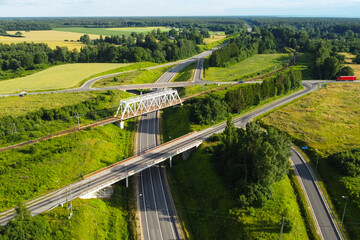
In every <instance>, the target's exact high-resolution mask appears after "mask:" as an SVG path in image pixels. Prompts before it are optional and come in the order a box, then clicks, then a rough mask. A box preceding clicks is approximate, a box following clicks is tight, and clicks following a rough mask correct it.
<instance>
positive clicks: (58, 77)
mask: <svg viewBox="0 0 360 240" xmlns="http://www.w3.org/2000/svg"><path fill="white" fill-rule="evenodd" d="M127 65H129V64H124V63H74V64H64V65H59V66H55V67H51V68H48V69H46V70H44V71H41V72H38V73H35V74H32V75H29V76H26V77H22V78H15V79H10V80H5V81H1V82H0V94H7V93H18V92H21V91H44V90H53V89H64V88H72V87H76V86H78V85H79V83H80V82H81V81H82V80H83V79H85V78H87V77H90V76H92V75H94V74H97V73H99V72H104V71H108V70H111V69H115V68H119V67H124V66H127Z"/></svg>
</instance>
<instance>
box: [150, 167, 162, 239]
mask: <svg viewBox="0 0 360 240" xmlns="http://www.w3.org/2000/svg"><path fill="white" fill-rule="evenodd" d="M149 172H150V181H151V188H152V192H153V198H154V205H155V212H156V215H157V218H156V219H157V222H158V224H159V230H160V236H161V239H162V240H164V238H163V234H162V232H161V226H160V220H159V213H158V208H157V204H156V199H155V191H154V184H153V180H152V175H151V168H149Z"/></svg>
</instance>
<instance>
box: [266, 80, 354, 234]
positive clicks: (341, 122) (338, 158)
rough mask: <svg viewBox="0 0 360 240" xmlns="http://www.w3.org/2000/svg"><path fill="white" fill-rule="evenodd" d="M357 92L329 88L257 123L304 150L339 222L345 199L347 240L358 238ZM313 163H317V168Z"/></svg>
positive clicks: (344, 87)
mask: <svg viewBox="0 0 360 240" xmlns="http://www.w3.org/2000/svg"><path fill="white" fill-rule="evenodd" d="M358 91H360V86H358V85H357V84H353V83H342V84H328V85H327V86H326V87H323V88H321V89H320V90H319V91H317V92H315V93H313V94H311V95H309V96H306V97H304V98H302V99H300V100H299V101H296V102H294V103H292V104H290V105H288V106H286V107H284V108H282V109H279V110H277V111H275V112H273V113H270V114H269V115H268V116H266V117H264V118H263V119H262V120H261V123H262V124H263V125H264V126H274V127H276V128H278V129H280V130H281V131H283V132H286V133H288V134H289V135H291V136H292V138H293V139H294V141H295V143H296V144H297V145H298V146H299V147H301V146H308V147H309V149H308V150H305V153H306V154H307V155H308V156H309V157H310V159H311V164H312V166H313V169H316V165H318V166H317V173H318V177H319V179H320V183H321V185H322V186H323V187H324V189H326V192H327V194H328V196H329V197H330V202H331V204H332V205H333V206H334V207H335V210H336V212H337V216H338V220H339V221H340V219H341V217H342V214H343V210H344V205H345V199H343V198H342V196H345V197H347V198H348V203H347V210H346V213H345V218H344V226H345V228H346V231H347V233H348V236H349V237H350V239H358V238H359V237H360V231H359V228H358V227H357V226H358V224H359V218H358V216H360V198H359V189H360V162H359V159H360V155H359V149H360V138H359V136H360V124H359V121H358V119H360V115H359V111H358V109H360V105H359V97H358V94H357V93H358ZM317 161H318V164H317Z"/></svg>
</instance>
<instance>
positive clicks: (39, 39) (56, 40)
mask: <svg viewBox="0 0 360 240" xmlns="http://www.w3.org/2000/svg"><path fill="white" fill-rule="evenodd" d="M15 32H17V31H8V33H9V34H15ZM20 32H21V33H22V35H23V36H24V37H23V38H16V37H4V36H0V43H7V44H10V43H19V42H34V43H46V44H48V45H49V47H51V48H56V46H60V47H68V48H69V49H70V50H71V49H75V48H76V49H78V50H79V49H80V48H81V47H83V46H85V45H84V44H82V43H81V42H77V40H80V37H81V36H82V35H83V34H81V33H76V32H59V31H53V30H47V31H30V32H26V31H20ZM99 37H100V36H99V35H96V34H92V35H90V38H91V39H96V38H99ZM65 40H67V41H65Z"/></svg>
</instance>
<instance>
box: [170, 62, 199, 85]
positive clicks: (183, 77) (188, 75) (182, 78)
mask: <svg viewBox="0 0 360 240" xmlns="http://www.w3.org/2000/svg"><path fill="white" fill-rule="evenodd" d="M197 63H198V62H197V61H196V62H193V63H190V64H189V65H188V66H186V67H185V68H183V69H182V70H181V71H180V72H179V73H178V74H176V76H175V77H174V79H173V82H187V81H191V80H192V79H193V77H194V74H195V70H196V66H197Z"/></svg>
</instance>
